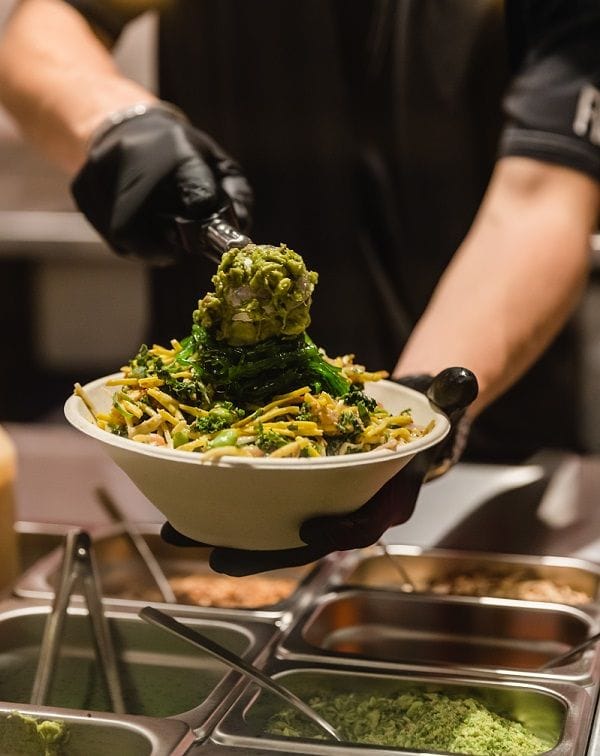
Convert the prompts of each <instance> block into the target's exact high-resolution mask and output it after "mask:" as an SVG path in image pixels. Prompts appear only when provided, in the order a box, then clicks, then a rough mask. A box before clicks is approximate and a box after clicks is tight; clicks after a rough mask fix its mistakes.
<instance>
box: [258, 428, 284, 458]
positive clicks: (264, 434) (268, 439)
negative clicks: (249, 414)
mask: <svg viewBox="0 0 600 756" xmlns="http://www.w3.org/2000/svg"><path fill="white" fill-rule="evenodd" d="M287 443H289V438H286V436H282V435H281V434H280V433H276V432H275V431H272V430H265V429H264V427H263V425H262V423H259V425H258V432H257V435H256V445H257V446H258V448H259V449H261V451H264V453H265V454H270V453H271V452H274V451H275V450H276V449H279V448H281V447H282V446H285V444H287Z"/></svg>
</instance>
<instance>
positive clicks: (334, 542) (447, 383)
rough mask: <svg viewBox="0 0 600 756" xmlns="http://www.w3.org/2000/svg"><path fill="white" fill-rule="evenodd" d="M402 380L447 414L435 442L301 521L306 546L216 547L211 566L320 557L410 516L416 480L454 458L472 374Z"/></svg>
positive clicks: (173, 535) (232, 569) (168, 536)
mask: <svg viewBox="0 0 600 756" xmlns="http://www.w3.org/2000/svg"><path fill="white" fill-rule="evenodd" d="M398 382H399V383H404V382H406V384H407V385H410V386H411V387H414V388H417V390H421V391H423V392H424V393H426V394H427V396H428V397H429V399H430V401H432V402H433V403H434V404H435V405H437V407H438V408H440V409H441V410H442V411H444V412H445V413H446V414H447V415H448V418H449V419H450V424H451V430H450V433H449V434H448V436H446V439H444V441H442V442H441V443H440V444H437V445H436V446H433V447H431V448H430V449H426V450H424V451H422V452H419V454H417V455H415V457H414V458H413V459H412V460H411V462H409V464H408V465H406V467H404V468H402V470H400V472H398V474H397V475H395V476H394V477H393V478H391V479H390V480H389V481H388V482H387V483H386V484H385V485H384V486H383V488H381V489H380V490H379V491H378V492H377V493H376V494H375V496H374V497H373V498H372V499H371V500H370V501H368V502H367V503H366V504H364V505H363V506H362V507H360V509H357V510H356V511H355V512H352V513H350V514H348V515H342V516H339V515H336V516H324V517H315V518H313V519H311V520H307V521H306V522H304V523H303V524H302V526H301V528H300V538H301V539H302V540H303V541H304V542H305V543H306V546H300V547H299V548H294V549H282V550H277V551H245V550H242V549H229V548H223V547H218V548H215V549H213V551H212V553H211V555H210V566H211V567H212V569H213V570H215V571H216V572H224V573H226V574H229V575H249V574H252V573H256V572H264V571H267V570H273V569H279V568H281V567H295V566H298V565H302V564H308V562H313V561H315V560H316V559H320V558H321V557H324V556H325V555H327V554H330V553H331V552H333V551H345V550H348V549H358V548H364V547H365V546H370V545H371V544H373V543H375V542H376V541H378V540H379V538H380V537H381V536H382V535H383V533H385V531H386V530H387V529H388V528H390V527H393V526H394V525H400V524H402V523H403V522H406V520H408V519H409V517H410V516H411V515H412V513H413V511H414V508H415V505H416V503H417V497H418V495H419V491H420V490H421V485H422V484H423V482H424V481H425V480H428V479H430V478H432V477H437V476H438V475H440V474H442V473H443V472H445V471H446V470H447V469H449V467H450V466H451V463H452V460H455V459H456V456H455V455H456V452H455V447H456V434H457V431H459V427H460V423H461V419H462V418H463V416H464V412H465V409H466V408H467V407H468V406H469V404H471V402H473V401H474V399H475V397H476V396H477V391H478V386H477V379H476V378H475V375H474V374H473V373H472V372H471V371H470V370H466V369H465V368H448V369H446V370H443V371H442V372H441V373H439V374H438V375H437V376H435V378H433V377H432V376H412V377H410V378H407V379H406V381H404V380H399V381H398ZM161 536H162V538H163V539H164V540H165V541H166V542H167V543H171V544H174V545H176V546H198V545H199V544H198V542H197V541H194V540H193V539H191V538H188V537H187V536H184V535H182V534H181V533H179V532H178V531H177V530H175V528H173V526H172V525H171V524H170V523H168V522H167V523H165V524H164V525H163V527H162V530H161Z"/></svg>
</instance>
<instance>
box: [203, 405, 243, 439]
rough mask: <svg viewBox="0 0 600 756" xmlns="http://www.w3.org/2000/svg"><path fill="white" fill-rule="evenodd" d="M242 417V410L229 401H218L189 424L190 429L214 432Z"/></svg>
mask: <svg viewBox="0 0 600 756" xmlns="http://www.w3.org/2000/svg"><path fill="white" fill-rule="evenodd" d="M243 417H244V411H243V410H241V409H239V408H237V407H234V405H233V404H232V403H231V402H218V403H217V404H215V406H214V407H213V408H212V409H211V410H209V412H208V414H207V415H203V416H202V417H198V418H196V419H195V420H194V422H193V423H192V425H191V429H192V430H194V431H198V432H200V433H216V432H217V431H220V430H223V428H228V427H229V426H230V425H232V424H233V423H236V422H237V421H238V420H241V419H242V418H243Z"/></svg>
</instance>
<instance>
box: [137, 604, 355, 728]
mask: <svg viewBox="0 0 600 756" xmlns="http://www.w3.org/2000/svg"><path fill="white" fill-rule="evenodd" d="M139 616H140V617H141V618H142V619H144V620H146V621H147V622H150V623H151V624H153V625H158V626H159V627H163V628H164V629H165V630H168V631H169V632H171V633H173V635H176V636H177V637H178V638H183V639H184V640H186V641H188V642H189V643H192V644H193V645H194V646H197V647H198V648H201V649H202V650H203V651H206V652H207V653H208V654H210V655H211V656H214V657H215V658H216V659H218V660H219V661H222V662H225V664H227V665H228V666H229V667H231V668H232V669H235V670H236V671H237V672H240V673H241V674H243V675H245V676H246V677H249V678H250V679H251V680H253V681H254V682H255V683H257V684H258V685H260V686H261V688H266V689H267V690H268V691H270V692H271V693H274V694H275V695H276V696H278V697H279V698H282V699H283V700H284V701H285V702H286V703H287V704H291V705H292V706H293V707H294V708H296V709H299V710H300V711H301V712H302V713H303V714H304V715H305V716H306V717H308V718H309V719H310V720H311V721H312V722H313V723H314V724H316V725H318V726H319V727H320V728H321V729H322V730H324V731H325V732H326V733H327V734H328V735H329V736H330V737H331V738H333V739H334V740H338V741H341V739H342V738H341V737H340V736H339V735H338V733H337V731H336V730H335V728H334V727H332V726H331V725H330V724H329V722H327V721H326V720H325V719H323V717H321V716H320V715H319V714H317V712H316V711H314V710H313V709H312V708H311V707H310V706H309V705H308V704H306V703H305V702H304V701H303V700H302V699H301V698H298V696H296V695H295V694H294V693H292V692H291V691H290V690H288V689H287V688H284V687H283V686H281V685H279V684H278V683H276V682H275V681H274V680H272V679H271V678H270V677H268V676H267V675H265V674H264V673H263V672H261V670H259V669H258V668H257V667H255V666H253V665H252V664H249V663H248V662H247V661H246V660H245V659H242V657H241V656H238V655H237V654H234V653H232V652H231V651H229V649H227V648H225V647H224V646H221V645H220V644H219V643H215V641H213V640H211V639H210V638H207V637H206V636H205V635H203V634H202V633H199V632H198V631H197V630H192V628H190V627H188V626H187V625H184V624H183V623H181V622H179V621H178V620H176V619H175V618H174V617H171V616H170V615H168V614H165V613H164V612H160V611H159V610H158V609H155V608H154V607H151V606H145V607H144V608H143V609H142V610H141V611H140V612H139Z"/></svg>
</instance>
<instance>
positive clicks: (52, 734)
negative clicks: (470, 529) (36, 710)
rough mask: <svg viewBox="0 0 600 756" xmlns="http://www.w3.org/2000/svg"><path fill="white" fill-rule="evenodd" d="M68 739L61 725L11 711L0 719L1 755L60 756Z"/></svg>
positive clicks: (63, 725) (65, 728) (66, 732)
mask: <svg viewBox="0 0 600 756" xmlns="http://www.w3.org/2000/svg"><path fill="white" fill-rule="evenodd" d="M67 736H68V731H67V727H66V725H65V723H64V722H59V721H56V720H51V719H37V718H36V717H31V716H29V715H27V714H21V713H20V712H18V711H15V712H11V713H10V714H7V715H3V716H2V717H0V756H61V754H62V753H63V749H62V746H63V744H64V743H65V741H66V740H67Z"/></svg>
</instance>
